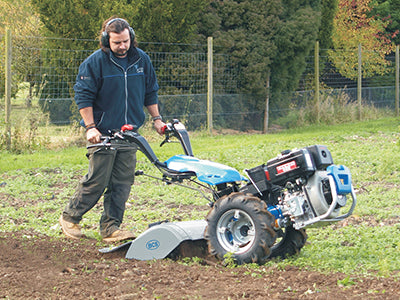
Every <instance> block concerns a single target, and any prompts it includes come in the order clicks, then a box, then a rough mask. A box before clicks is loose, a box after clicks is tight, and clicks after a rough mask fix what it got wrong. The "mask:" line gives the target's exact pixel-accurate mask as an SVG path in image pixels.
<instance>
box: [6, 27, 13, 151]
mask: <svg viewBox="0 0 400 300" xmlns="http://www.w3.org/2000/svg"><path fill="white" fill-rule="evenodd" d="M11 51H12V48H11V30H10V29H9V28H7V29H6V53H5V114H6V115H5V123H6V124H5V125H6V139H7V140H6V145H7V150H10V149H11V55H12V53H11Z"/></svg>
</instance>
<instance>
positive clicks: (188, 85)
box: [0, 36, 396, 130]
mask: <svg viewBox="0 0 400 300" xmlns="http://www.w3.org/2000/svg"><path fill="white" fill-rule="evenodd" d="M0 40H1V43H0V60H1V67H0V68H1V73H0V79H1V83H0V96H1V97H4V91H5V87H4V77H5V72H4V59H5V55H6V54H5V51H4V37H3V36H0ZM49 45H50V46H49ZM139 47H140V48H142V49H143V50H145V51H146V52H147V53H148V54H149V56H150V58H151V60H152V63H153V65H154V67H155V70H156V73H157V77H158V81H159V85H160V90H159V99H160V110H161V113H162V114H163V116H164V117H165V118H166V119H171V118H179V119H183V120H185V122H186V124H187V126H188V128H189V129H198V128H204V127H205V126H206V122H207V89H208V84H207V78H208V77H207V76H208V66H207V63H208V57H207V45H174V47H163V48H164V49H168V48H171V51H154V50H153V49H154V48H155V47H154V43H140V45H139ZM97 48H98V41H96V40H68V39H49V38H47V39H45V38H38V37H13V40H12V54H11V55H12V80H11V81H12V89H11V90H12V96H13V98H12V100H11V103H12V107H13V108H12V111H13V110H14V107H17V106H26V107H29V106H30V105H39V107H40V108H41V109H42V111H44V112H46V113H47V114H49V116H50V121H51V122H52V123H54V124H59V125H63V124H69V123H71V122H76V121H77V120H78V119H79V114H78V112H77V109H76V107H75V105H74V101H73V96H74V92H73V86H74V84H75V78H76V74H77V72H78V67H79V65H80V64H81V63H82V62H83V60H84V59H85V58H86V57H88V56H89V55H90V54H91V53H92V52H93V51H95V50H96V49H97ZM335 55H337V56H338V57H340V55H341V53H340V52H336V53H335ZM355 55H356V54H355ZM331 56H332V54H331ZM331 56H329V55H327V50H321V52H320V55H319V69H320V72H319V83H320V93H321V95H322V97H323V101H336V100H334V99H341V100H340V101H345V102H347V103H351V102H355V101H356V100H357V97H358V95H357V93H358V90H357V80H356V79H354V78H353V79H349V78H346V77H345V76H344V75H342V74H341V73H340V72H339V71H338V68H337V65H334V64H333V63H332V59H331ZM386 60H387V66H386V69H385V70H386V71H385V73H384V74H380V75H379V76H378V75H377V76H371V77H368V78H363V79H362V100H363V103H365V104H368V105H372V106H374V107H376V108H385V109H388V110H389V111H392V112H393V111H394V109H395V98H396V89H395V84H396V78H395V66H396V64H395V55H394V54H392V55H389V56H387V57H386ZM238 72H239V71H238V69H237V67H236V66H235V64H233V63H232V62H231V60H230V57H229V55H226V54H220V53H213V120H214V121H213V124H214V126H218V127H222V128H233V129H237V130H248V129H255V130H262V129H263V126H264V118H265V111H264V109H260V106H259V105H255V104H254V103H256V102H257V103H259V102H260V101H261V102H263V101H265V99H256V100H254V98H256V96H254V95H247V94H242V93H240V88H239V86H238V85H239V84H238V75H239V73H238ZM271 76H274V74H271ZM315 84H316V83H315V57H314V56H312V55H310V56H309V57H307V61H306V68H305V71H304V73H303V75H302V78H301V80H300V83H299V86H298V89H297V90H296V91H293V92H284V93H282V94H281V95H279V97H280V98H285V99H286V102H285V105H282V104H279V103H278V102H277V101H275V99H274V98H270V99H269V111H268V114H269V118H270V119H274V118H275V120H277V119H278V118H281V119H285V118H287V117H288V116H290V114H291V113H293V112H297V111H299V109H304V110H305V109H312V106H313V105H314V101H315ZM275 96H276V95H275ZM343 99H344V100H343ZM3 103H4V101H2V102H1V104H0V105H1V107H3ZM297 117H298V116H297ZM11 120H12V122H17V121H18V119H17V118H13V117H12V118H11Z"/></svg>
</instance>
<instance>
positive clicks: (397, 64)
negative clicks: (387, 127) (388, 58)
mask: <svg viewBox="0 0 400 300" xmlns="http://www.w3.org/2000/svg"><path fill="white" fill-rule="evenodd" d="M399 65H400V63H399V45H397V46H396V97H395V101H396V103H395V112H396V117H399V80H400V76H399Z"/></svg>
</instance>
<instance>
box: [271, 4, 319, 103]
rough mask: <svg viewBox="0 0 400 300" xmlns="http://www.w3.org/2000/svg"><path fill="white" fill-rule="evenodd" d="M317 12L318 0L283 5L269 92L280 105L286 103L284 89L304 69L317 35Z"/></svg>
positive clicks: (293, 85) (291, 87)
mask: <svg viewBox="0 0 400 300" xmlns="http://www.w3.org/2000/svg"><path fill="white" fill-rule="evenodd" d="M320 13H321V8H320V6H319V1H288V2H287V3H286V5H284V11H283V12H282V14H281V15H280V19H281V22H282V24H281V25H280V27H279V31H278V32H277V34H276V37H275V43H276V45H277V50H278V51H277V54H276V56H275V57H274V61H273V65H272V68H271V90H272V92H271V94H272V98H273V99H275V101H276V102H278V105H279V106H280V107H282V106H283V107H286V106H287V105H288V104H289V103H288V100H287V98H286V93H287V92H289V91H294V90H295V89H296V88H297V86H298V83H299V80H300V77H301V75H302V73H303V72H304V71H305V67H306V57H307V56H308V55H309V53H310V51H311V50H312V49H313V47H314V45H315V41H316V39H317V35H318V30H316V29H318V28H319V27H320V22H321V21H320V20H321V19H320V18H321V14H320Z"/></svg>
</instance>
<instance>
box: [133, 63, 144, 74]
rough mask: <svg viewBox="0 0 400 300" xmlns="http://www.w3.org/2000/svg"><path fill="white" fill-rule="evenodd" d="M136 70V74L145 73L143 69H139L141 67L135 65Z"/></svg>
mask: <svg viewBox="0 0 400 300" xmlns="http://www.w3.org/2000/svg"><path fill="white" fill-rule="evenodd" d="M135 69H136V73H143V72H144V69H143V67H139V66H137V65H135Z"/></svg>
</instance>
